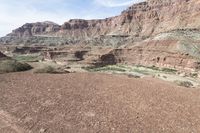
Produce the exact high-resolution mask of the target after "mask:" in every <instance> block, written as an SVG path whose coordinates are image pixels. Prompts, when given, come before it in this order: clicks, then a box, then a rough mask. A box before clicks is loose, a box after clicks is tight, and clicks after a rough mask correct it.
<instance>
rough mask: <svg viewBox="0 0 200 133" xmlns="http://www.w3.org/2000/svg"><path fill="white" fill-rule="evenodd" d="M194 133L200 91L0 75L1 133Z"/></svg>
mask: <svg viewBox="0 0 200 133" xmlns="http://www.w3.org/2000/svg"><path fill="white" fill-rule="evenodd" d="M27 132H30V133H38V132H41V133H42V132H47V133H94V132H96V133H97V132H98V133H112V132H113V133H137V132H138V133H143V132H146V133H160V132H176V133H192V132H193V133H198V132H200V90H199V89H187V88H182V87H177V86H176V85H172V84H170V83H168V82H164V81H160V80H156V79H147V78H146V79H134V78H128V77H126V76H121V75H106V74H95V73H75V74H66V75H50V74H31V73H13V74H2V75H0V133H27Z"/></svg>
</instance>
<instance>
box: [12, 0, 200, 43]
mask: <svg viewBox="0 0 200 133" xmlns="http://www.w3.org/2000/svg"><path fill="white" fill-rule="evenodd" d="M187 28H190V29H199V28H200V1H199V0H147V1H146V2H142V3H138V4H134V5H133V6H130V7H129V8H128V9H127V10H125V11H123V12H122V13H121V15H119V16H116V17H111V18H107V19H102V20H81V19H73V20H70V21H68V22H65V23H64V24H63V25H62V26H59V25H57V24H54V23H52V22H44V23H32V24H25V25H23V26H22V27H20V28H18V29H16V30H14V31H13V32H12V33H11V34H10V35H12V36H17V37H29V36H33V35H43V34H45V35H51V36H52V35H53V36H60V37H65V38H70V39H88V38H91V37H96V36H100V35H129V36H146V37H149V36H152V35H156V34H158V33H161V32H166V31H170V30H174V29H187Z"/></svg>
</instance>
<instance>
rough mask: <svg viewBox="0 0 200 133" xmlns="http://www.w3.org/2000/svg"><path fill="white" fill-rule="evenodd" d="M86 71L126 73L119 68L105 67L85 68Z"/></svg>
mask: <svg viewBox="0 0 200 133" xmlns="http://www.w3.org/2000/svg"><path fill="white" fill-rule="evenodd" d="M84 69H85V70H88V71H90V72H98V71H119V72H125V71H126V70H125V69H123V68H120V67H117V66H105V67H97V68H94V67H93V68H92V67H89V68H84Z"/></svg>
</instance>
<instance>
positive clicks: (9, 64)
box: [0, 59, 32, 73]
mask: <svg viewBox="0 0 200 133" xmlns="http://www.w3.org/2000/svg"><path fill="white" fill-rule="evenodd" d="M30 69H32V67H31V66H30V65H29V64H27V63H21V62H18V61H16V60H11V59H7V60H1V61H0V73H9V72H20V71H26V70H30Z"/></svg>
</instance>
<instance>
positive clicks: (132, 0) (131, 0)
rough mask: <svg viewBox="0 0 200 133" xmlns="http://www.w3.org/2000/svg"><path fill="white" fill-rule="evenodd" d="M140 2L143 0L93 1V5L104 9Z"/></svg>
mask: <svg viewBox="0 0 200 133" xmlns="http://www.w3.org/2000/svg"><path fill="white" fill-rule="evenodd" d="M142 1H144V0H95V3H96V4H99V5H101V6H105V7H122V6H129V5H132V4H134V3H138V2H142Z"/></svg>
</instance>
